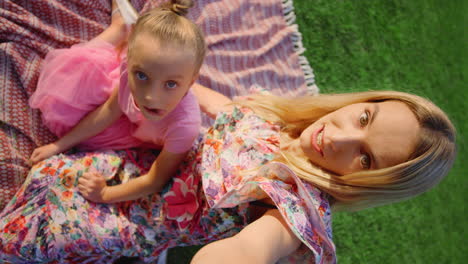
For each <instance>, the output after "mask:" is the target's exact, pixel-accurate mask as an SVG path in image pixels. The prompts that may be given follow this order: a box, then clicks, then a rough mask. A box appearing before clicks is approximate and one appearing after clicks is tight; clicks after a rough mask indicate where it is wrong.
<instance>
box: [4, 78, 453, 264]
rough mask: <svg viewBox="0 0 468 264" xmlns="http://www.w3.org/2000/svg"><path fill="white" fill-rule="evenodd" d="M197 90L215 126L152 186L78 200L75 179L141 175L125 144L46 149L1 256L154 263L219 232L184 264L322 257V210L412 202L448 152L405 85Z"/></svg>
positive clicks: (448, 159)
mask: <svg viewBox="0 0 468 264" xmlns="http://www.w3.org/2000/svg"><path fill="white" fill-rule="evenodd" d="M195 93H196V95H197V97H198V99H199V101H200V105H201V108H202V110H203V111H205V112H206V113H208V114H209V115H210V116H214V115H215V114H216V113H217V118H216V121H215V122H214V124H213V126H212V127H211V128H210V129H209V130H208V131H207V133H206V134H205V135H204V137H203V138H199V140H198V141H197V142H196V144H195V145H194V147H193V148H192V151H191V152H190V153H189V155H188V157H187V158H186V160H185V161H184V163H183V165H182V166H181V167H180V170H179V172H178V174H177V175H176V176H175V178H174V180H173V182H172V183H171V184H169V185H168V186H167V187H166V188H165V190H163V192H162V193H161V194H160V195H152V196H149V197H148V198H143V199H139V200H136V201H131V202H125V203H118V204H95V203H91V202H87V201H86V200H85V199H84V198H83V197H82V196H81V195H80V194H79V193H78V192H77V187H76V185H77V179H78V178H79V177H80V176H81V175H83V174H84V173H98V174H100V175H103V176H104V177H106V178H107V179H110V178H112V181H113V182H114V183H119V182H121V181H126V180H128V177H129V176H131V175H133V174H137V175H138V173H139V172H138V169H136V166H135V165H134V164H132V163H131V162H123V161H125V160H126V157H124V154H122V153H117V154H115V153H90V154H87V155H85V156H83V154H78V155H70V156H63V155H62V156H55V157H53V158H51V159H49V160H46V161H44V162H41V163H39V164H38V165H36V166H35V167H34V168H33V169H32V170H31V173H30V174H29V176H28V178H27V180H26V183H25V185H24V186H23V187H22V188H21V189H20V191H19V192H18V193H17V195H16V196H15V199H14V200H13V201H12V202H10V204H9V205H7V207H6V208H5V210H4V211H3V212H2V214H1V215H0V219H1V220H0V252H1V253H2V254H0V256H2V257H3V258H4V259H3V260H7V261H10V262H13V263H27V262H31V261H44V262H46V261H53V260H60V261H62V262H63V261H83V260H86V261H91V262H93V263H108V262H110V261H112V260H114V259H116V258H118V257H119V256H139V257H142V258H143V259H144V260H145V261H154V260H155V259H157V256H158V255H159V253H160V252H161V251H162V250H164V249H166V248H170V247H174V246H184V245H194V244H206V243H208V242H212V241H216V242H213V243H210V244H208V245H206V246H205V247H203V248H202V249H201V250H200V251H199V252H198V253H197V254H196V256H195V257H194V259H193V260H192V262H193V263H220V260H222V262H223V263H229V261H231V262H232V263H275V262H277V261H280V262H288V261H289V262H292V263H314V262H315V263H333V262H335V249H334V245H333V242H332V238H331V224H330V205H333V207H334V208H335V209H336V210H360V209H364V208H369V207H372V206H377V205H381V204H386V203H391V202H394V201H399V200H403V199H407V198H410V197H412V196H415V195H417V194H420V193H422V192H424V191H426V190H428V189H429V188H430V187H432V186H434V185H435V184H437V183H438V182H439V181H440V180H441V179H442V178H443V177H444V176H445V175H446V174H447V172H448V170H449V169H450V167H451V165H452V163H453V160H454V157H455V152H456V150H455V129H454V127H453V125H452V124H451V122H450V121H449V120H448V118H447V117H446V115H445V114H444V113H443V112H442V111H441V110H440V109H439V108H437V107H436V106H435V105H433V104H432V103H430V102H428V101H427V100H425V99H423V98H420V97H417V96H414V95H409V94H406V93H400V92H366V93H353V94H344V95H321V96H314V97H302V98H295V99H287V98H278V97H274V96H268V95H255V96H251V97H248V98H246V99H244V100H238V101H236V102H235V103H234V104H231V100H230V99H228V98H226V97H224V96H222V95H220V94H218V93H216V92H214V91H211V90H209V89H207V88H204V87H201V86H197V87H195ZM144 157H146V156H144ZM123 163H124V164H123ZM143 163H144V162H143ZM140 165H141V164H140ZM114 175H117V176H118V177H117V176H115V177H113V176H114Z"/></svg>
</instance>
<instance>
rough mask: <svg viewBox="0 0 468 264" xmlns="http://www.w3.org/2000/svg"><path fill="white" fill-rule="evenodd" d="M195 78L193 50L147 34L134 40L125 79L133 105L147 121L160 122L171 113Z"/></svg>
mask: <svg viewBox="0 0 468 264" xmlns="http://www.w3.org/2000/svg"><path fill="white" fill-rule="evenodd" d="M196 77H197V76H196V74H195V55H194V52H193V51H191V50H189V49H186V48H185V49H184V48H183V47H181V46H180V45H177V44H175V45H172V44H165V43H161V41H159V40H158V39H156V38H154V37H152V36H150V35H148V34H146V33H142V34H141V35H139V36H138V37H137V38H136V39H135V43H134V46H133V50H132V52H131V58H129V60H128V80H129V85H130V90H131V92H132V95H133V98H134V100H135V103H136V105H137V106H138V108H139V109H140V111H141V113H142V114H143V116H144V117H145V118H147V119H148V120H152V121H158V120H161V119H162V118H163V117H165V116H166V115H167V114H168V113H170V112H171V111H172V110H174V109H175V108H176V106H177V104H178V103H179V102H180V101H181V100H182V98H183V97H184V96H185V94H186V93H187V91H188V90H189V88H190V86H192V84H193V82H194V81H195V80H196Z"/></svg>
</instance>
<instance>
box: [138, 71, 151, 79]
mask: <svg viewBox="0 0 468 264" xmlns="http://www.w3.org/2000/svg"><path fill="white" fill-rule="evenodd" d="M135 76H136V77H137V79H138V80H140V81H146V80H148V76H146V74H144V73H143V72H141V71H137V72H135Z"/></svg>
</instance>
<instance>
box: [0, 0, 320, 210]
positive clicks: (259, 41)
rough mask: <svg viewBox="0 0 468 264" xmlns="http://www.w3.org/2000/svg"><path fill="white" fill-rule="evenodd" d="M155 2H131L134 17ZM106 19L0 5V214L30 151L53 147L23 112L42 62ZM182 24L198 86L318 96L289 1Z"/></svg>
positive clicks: (101, 6) (65, 2)
mask: <svg viewBox="0 0 468 264" xmlns="http://www.w3.org/2000/svg"><path fill="white" fill-rule="evenodd" d="M161 2H162V1H160V0H155V1H150V0H131V3H132V4H133V6H134V7H135V8H136V9H137V10H138V11H140V13H141V12H144V11H145V10H148V9H150V8H152V7H154V6H157V5H158V4H159V3H161ZM110 14H111V1H110V0H35V1H28V0H2V1H1V2H0V25H1V26H0V41H1V42H0V210H2V209H3V208H4V206H5V205H6V203H7V202H8V201H9V200H10V199H11V198H12V196H13V195H14V194H15V192H16V191H17V190H18V188H19V187H20V186H21V185H22V183H23V181H24V179H25V177H26V175H27V173H28V171H29V169H30V166H29V165H28V163H27V160H28V158H29V156H30V155H31V153H32V151H33V149H34V148H36V147H37V146H41V145H44V144H47V143H49V142H52V141H54V140H55V136H54V135H53V134H52V133H51V132H50V131H48V130H47V128H45V127H44V126H43V124H42V122H41V117H40V113H39V112H38V111H36V110H32V109H31V108H30V107H29V106H28V99H29V97H30V96H31V94H32V93H33V92H34V90H35V88H36V84H37V80H38V76H39V72H40V69H41V63H42V61H43V59H44V57H45V55H46V54H47V52H48V51H50V50H52V49H56V48H64V47H69V46H71V45H73V44H76V43H80V42H85V41H88V40H89V39H92V38H93V37H94V36H96V35H97V34H99V33H100V32H101V31H103V30H104V28H105V27H106V26H107V25H108V24H109V23H110ZM188 17H189V18H190V19H192V20H193V21H194V22H195V23H196V24H198V25H199V26H200V27H201V29H202V30H203V32H204V33H205V36H206V43H207V48H208V52H207V56H206V59H205V63H204V65H203V67H202V69H201V73H200V78H199V80H198V81H199V82H200V83H201V84H203V85H205V86H207V87H210V88H212V89H214V90H217V91H220V92H221V93H223V94H225V95H227V96H229V97H234V96H237V95H245V94H247V93H248V92H249V90H251V89H252V88H255V87H261V88H263V89H267V90H270V91H271V92H273V93H274V94H278V95H301V94H306V93H317V92H318V89H317V87H316V86H315V84H314V76H313V73H312V69H311V68H310V66H309V64H308V62H307V60H306V59H305V58H304V57H303V56H301V54H302V52H303V51H304V49H303V47H302V43H301V35H300V33H299V32H298V29H297V25H295V24H294V23H295V17H294V13H293V5H292V1H288V0H286V1H282V0H198V1H195V6H194V8H192V9H191V10H190V12H189V15H188ZM208 122H209V121H208V119H207V118H206V117H205V118H204V124H205V125H207V124H208Z"/></svg>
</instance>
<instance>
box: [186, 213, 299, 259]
mask: <svg viewBox="0 0 468 264" xmlns="http://www.w3.org/2000/svg"><path fill="white" fill-rule="evenodd" d="M300 245H301V241H300V240H299V239H298V238H297V237H296V236H295V235H294V234H293V233H292V231H291V230H290V229H289V227H288V225H287V224H286V222H285V221H284V219H283V217H282V216H281V214H280V212H279V211H278V210H277V209H273V210H269V211H267V212H266V213H265V214H264V215H263V216H262V217H260V218H259V219H258V220H256V221H254V222H252V223H251V224H249V225H248V226H246V227H245V228H244V229H242V231H241V232H239V233H238V234H237V235H235V236H233V237H230V238H226V239H222V240H219V241H216V242H213V243H210V244H208V245H206V246H204V247H203V248H202V249H200V251H198V252H197V254H195V257H194V258H193V259H192V262H191V264H199V263H203V264H211V263H226V264H230V263H233V264H234V263H245V264H249V263H252V264H254V263H255V264H258V263H265V264H266V263H276V261H278V259H280V258H281V257H284V256H287V255H289V254H291V253H292V252H294V251H295V250H296V249H297V248H299V246H300Z"/></svg>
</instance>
